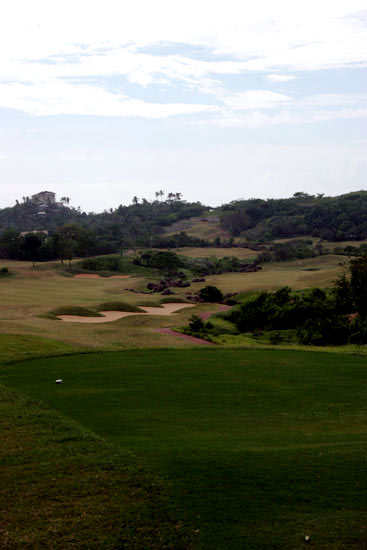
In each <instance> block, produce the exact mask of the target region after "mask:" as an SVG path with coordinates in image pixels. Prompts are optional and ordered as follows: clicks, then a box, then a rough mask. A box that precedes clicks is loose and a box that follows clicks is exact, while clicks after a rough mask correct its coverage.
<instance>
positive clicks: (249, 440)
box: [0, 349, 367, 550]
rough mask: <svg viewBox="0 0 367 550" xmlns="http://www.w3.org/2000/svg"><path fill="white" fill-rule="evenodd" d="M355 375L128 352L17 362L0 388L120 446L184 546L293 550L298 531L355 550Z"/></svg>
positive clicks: (360, 410) (282, 363)
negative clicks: (173, 518)
mask: <svg viewBox="0 0 367 550" xmlns="http://www.w3.org/2000/svg"><path fill="white" fill-rule="evenodd" d="M366 367H367V364H366V359H365V358H362V357H354V356H345V355H337V354H335V355H334V354H325V353H324V354H321V353H312V352H286V351H259V350H251V351H249V350H230V349H227V350H219V349H210V350H208V349H205V350H141V351H124V352H118V353H98V354H91V355H80V356H69V357H63V358H51V359H41V360H34V361H28V362H24V363H18V364H14V365H11V366H8V367H3V368H2V369H1V371H0V382H1V383H3V384H4V385H6V386H9V387H11V388H14V389H16V390H18V391H21V392H24V393H25V394H27V395H29V396H30V397H32V398H35V399H39V400H42V401H43V402H45V403H46V404H47V405H49V406H51V407H53V408H55V409H56V410H57V411H60V412H61V413H62V414H64V415H66V416H68V417H70V418H72V419H73V420H76V421H78V422H80V423H81V424H82V425H83V426H84V427H86V428H89V429H90V430H93V431H94V432H96V433H97V434H98V435H100V436H102V437H103V438H105V439H107V440H108V441H109V442H111V443H113V444H115V445H117V446H119V447H120V448H123V449H124V450H131V451H133V453H135V454H136V455H137V456H138V457H139V460H141V462H142V463H143V465H144V467H145V468H146V469H147V470H150V471H151V472H152V473H153V474H156V475H159V476H160V477H161V478H162V479H163V483H164V485H165V487H166V490H167V491H168V492H169V494H170V496H171V498H172V510H173V511H176V512H177V513H178V515H181V514H184V515H185V516H186V520H187V522H189V523H190V524H191V526H192V531H193V532H195V537H197V539H196V543H195V548H196V549H200V550H204V549H205V550H211V549H213V550H214V549H216V550H225V549H245V548H246V549H247V548H251V549H264V548H272V549H279V550H280V549H298V548H303V547H304V546H305V541H304V537H305V536H306V535H310V536H311V545H312V546H314V547H315V548H321V549H338V550H345V549H349V548H355V549H357V548H358V549H359V548H364V547H366V546H367V506H366V505H367V497H366V494H367V493H366V491H367V462H366V450H367V434H366V421H367V388H366V385H365V384H364V380H365V376H366ZM57 378H62V379H63V380H64V384H63V385H56V384H55V383H54V381H55V379H57ZM144 550H145V549H144Z"/></svg>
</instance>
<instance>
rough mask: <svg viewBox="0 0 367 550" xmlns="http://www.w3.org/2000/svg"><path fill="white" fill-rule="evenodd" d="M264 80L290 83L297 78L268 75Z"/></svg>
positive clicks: (284, 75) (285, 75)
mask: <svg viewBox="0 0 367 550" xmlns="http://www.w3.org/2000/svg"><path fill="white" fill-rule="evenodd" d="M266 78H267V79H268V80H270V82H290V81H291V80H296V79H297V78H298V76H294V75H291V74H268V75H266Z"/></svg>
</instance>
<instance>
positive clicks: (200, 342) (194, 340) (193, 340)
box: [155, 328, 215, 346]
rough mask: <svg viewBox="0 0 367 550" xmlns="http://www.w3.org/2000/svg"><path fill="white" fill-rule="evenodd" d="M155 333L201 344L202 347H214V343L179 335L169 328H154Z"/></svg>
mask: <svg viewBox="0 0 367 550" xmlns="http://www.w3.org/2000/svg"><path fill="white" fill-rule="evenodd" d="M155 332H159V333H160V334H169V335H170V336H177V337H178V338H183V339H184V340H187V341H188V342H192V343H193V344H201V345H203V346H214V345H215V344H214V342H207V341H206V340H202V339H201V338H195V336H190V335H189V334H181V333H180V332H175V331H174V330H172V329H170V328H156V329H155Z"/></svg>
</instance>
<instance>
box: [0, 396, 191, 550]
mask: <svg viewBox="0 0 367 550" xmlns="http://www.w3.org/2000/svg"><path fill="white" fill-rule="evenodd" d="M0 418H1V437H0V487H1V489H0V509H1V522H0V547H1V548H2V550H14V549H18V548H26V549H36V548H45V549H49V550H55V549H60V550H64V549H66V548H67V549H70V550H79V549H81V548H84V549H87V548H88V549H95V550H100V549H121V548H129V549H130V548H131V549H143V548H144V549H148V548H149V549H152V550H162V548H166V549H171V550H177V549H180V550H187V549H188V548H191V541H190V538H191V536H192V530H190V531H191V532H189V529H188V527H187V526H184V525H183V524H182V522H181V523H180V522H179V518H178V517H177V516H175V515H174V514H172V512H171V507H172V504H171V503H170V502H169V500H168V498H167V495H166V493H165V491H164V490H163V489H162V483H161V482H160V480H159V479H158V478H157V477H156V476H153V475H151V474H150V475H149V474H148V473H147V472H146V471H144V469H143V468H142V467H141V465H140V464H139V461H138V460H137V458H136V457H134V456H133V455H131V454H129V453H127V452H126V451H122V450H121V449H118V448H116V447H114V446H113V445H110V444H108V443H107V442H106V441H104V440H103V439H101V438H99V437H98V436H97V435H96V434H94V433H93V432H90V431H89V430H86V429H85V428H83V427H82V426H80V425H78V424H77V423H75V422H73V421H72V420H69V419H66V418H63V417H62V416H60V415H59V414H57V413H56V412H54V411H52V410H50V409H47V408H45V407H44V406H41V405H40V404H39V403H37V402H34V401H31V400H29V399H26V398H24V397H22V396H20V395H19V394H17V393H15V392H12V391H9V390H6V389H5V388H4V387H2V386H0Z"/></svg>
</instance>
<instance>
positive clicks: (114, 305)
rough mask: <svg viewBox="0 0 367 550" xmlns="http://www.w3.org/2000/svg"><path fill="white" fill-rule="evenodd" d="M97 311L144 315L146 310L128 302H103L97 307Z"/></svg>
mask: <svg viewBox="0 0 367 550" xmlns="http://www.w3.org/2000/svg"><path fill="white" fill-rule="evenodd" d="M97 311H131V312H134V313H144V310H143V309H141V308H140V307H138V306H134V305H133V304H128V303H127V302H117V301H113V302H103V303H102V304H99V305H98V306H97Z"/></svg>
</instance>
